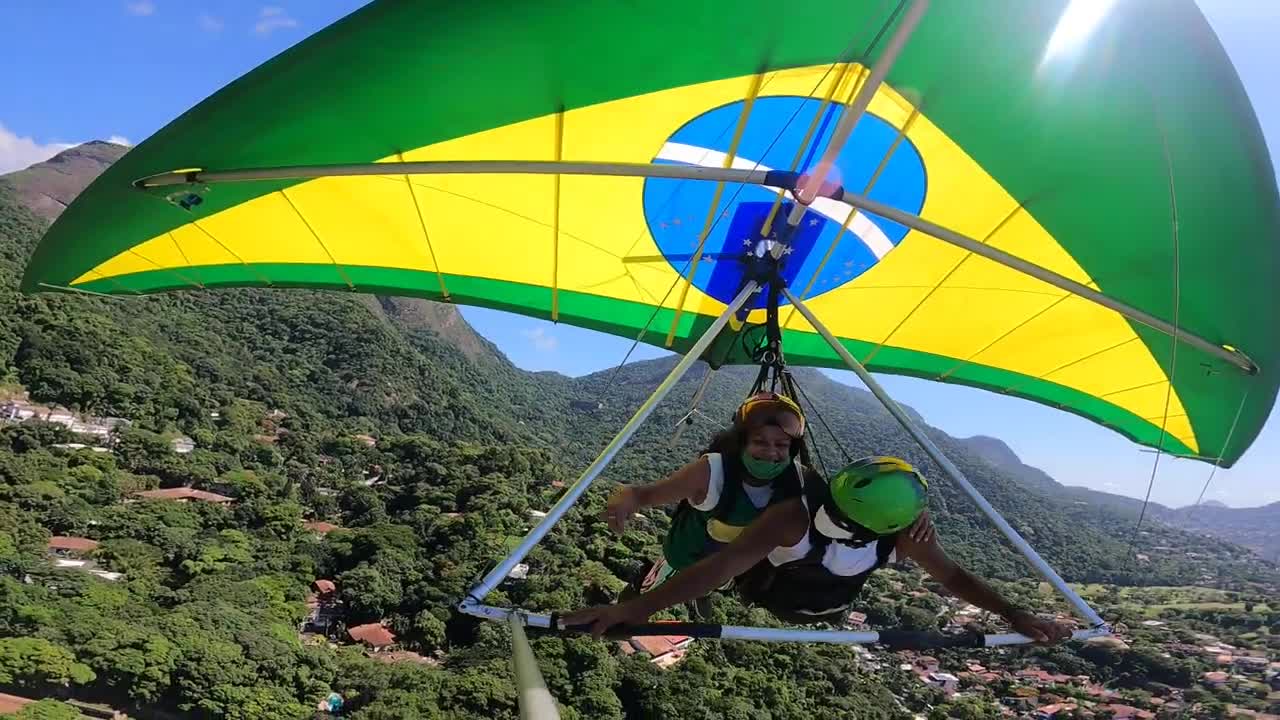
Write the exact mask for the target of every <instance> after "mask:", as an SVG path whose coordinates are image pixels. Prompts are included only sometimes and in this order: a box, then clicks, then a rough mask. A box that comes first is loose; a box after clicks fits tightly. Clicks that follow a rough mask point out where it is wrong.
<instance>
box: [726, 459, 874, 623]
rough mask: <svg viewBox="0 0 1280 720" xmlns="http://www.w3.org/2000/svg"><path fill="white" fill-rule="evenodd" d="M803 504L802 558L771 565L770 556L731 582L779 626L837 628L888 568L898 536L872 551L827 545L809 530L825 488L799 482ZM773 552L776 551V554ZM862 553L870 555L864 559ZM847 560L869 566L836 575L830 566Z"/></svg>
mask: <svg viewBox="0 0 1280 720" xmlns="http://www.w3.org/2000/svg"><path fill="white" fill-rule="evenodd" d="M803 489H804V493H803V496H802V497H803V501H804V504H805V509H806V511H807V512H808V515H809V527H808V529H807V530H806V537H805V539H803V540H801V543H804V542H806V541H807V542H808V543H809V548H808V549H807V551H806V552H805V553H804V555H802V556H801V557H799V558H797V559H790V560H786V561H785V562H782V563H780V564H775V558H774V555H773V554H771V556H770V558H766V559H764V560H761V561H760V562H758V563H756V565H754V566H753V567H752V568H751V569H750V570H748V571H746V572H745V573H743V574H742V575H740V576H738V578H737V579H736V580H735V581H734V586H735V588H736V590H737V592H738V594H739V596H740V597H741V598H742V600H743V601H744V602H746V603H747V604H748V605H758V606H760V607H763V608H765V609H766V610H768V611H769V612H770V613H772V614H773V615H774V616H776V617H777V618H778V619H780V620H782V621H784V622H791V623H797V624H808V623H814V622H831V623H842V622H843V620H844V615H845V613H846V612H847V611H848V608H849V606H850V605H851V604H852V603H853V601H854V599H855V598H856V597H857V596H858V593H860V592H861V591H862V587H863V586H864V585H865V584H866V582H867V578H869V577H870V576H871V573H873V572H875V571H876V570H878V569H880V568H881V567H884V566H885V565H886V564H888V562H889V557H890V556H891V555H892V554H893V550H894V547H895V545H896V542H897V536H896V535H894V536H890V537H885V538H880V539H879V540H877V541H875V543H874V544H873V545H871V546H865V547H863V548H855V547H854V546H851V545H848V544H846V543H843V542H842V541H838V540H832V539H831V538H828V537H826V536H824V535H822V534H821V533H819V532H818V531H817V530H816V529H815V528H814V522H813V521H814V517H815V516H816V515H817V511H818V508H820V507H822V501H823V500H824V497H825V494H826V491H827V488H826V483H825V482H823V481H822V480H821V479H820V478H818V477H817V476H815V475H807V476H806V477H804V478H803ZM775 552H776V551H775ZM864 553H874V558H873V559H872V558H867V557H865V556H864V555H863V554H864ZM851 554H856V555H853V557H855V558H856V559H857V560H859V561H860V562H861V563H862V564H866V560H868V559H871V560H872V561H871V564H870V566H869V567H866V568H865V569H860V571H858V572H856V573H854V574H848V575H845V574H840V573H838V572H836V571H835V570H833V569H832V567H830V566H829V563H831V564H835V561H836V560H839V559H841V557H842V556H843V557H849V556H850V555H851Z"/></svg>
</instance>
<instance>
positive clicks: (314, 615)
mask: <svg viewBox="0 0 1280 720" xmlns="http://www.w3.org/2000/svg"><path fill="white" fill-rule="evenodd" d="M311 589H312V592H311V593H309V594H308V595H307V599H306V606H307V615H306V617H304V618H303V619H302V625H301V626H300V627H299V628H298V632H304V633H305V632H318V633H324V634H328V632H329V626H330V625H332V624H333V622H334V621H335V620H337V619H339V618H340V617H342V600H341V599H340V598H339V597H338V586H337V585H336V584H334V582H333V581H332V580H326V579H317V580H316V581H314V582H312V583H311Z"/></svg>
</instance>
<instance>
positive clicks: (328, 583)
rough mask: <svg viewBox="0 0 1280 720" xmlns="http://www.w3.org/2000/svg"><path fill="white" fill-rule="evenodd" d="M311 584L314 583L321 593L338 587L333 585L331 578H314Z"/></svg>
mask: <svg viewBox="0 0 1280 720" xmlns="http://www.w3.org/2000/svg"><path fill="white" fill-rule="evenodd" d="M312 585H314V586H315V588H316V590H317V591H318V592H319V593H320V594H322V595H328V594H329V593H331V592H333V591H334V590H337V589H338V586H337V585H334V584H333V581H332V580H316V581H315V582H314V583H312Z"/></svg>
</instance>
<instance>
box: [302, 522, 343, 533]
mask: <svg viewBox="0 0 1280 720" xmlns="http://www.w3.org/2000/svg"><path fill="white" fill-rule="evenodd" d="M302 528H303V529H304V530H306V531H307V532H312V533H315V534H316V535H321V536H323V535H327V534H329V533H331V532H333V531H334V530H341V529H342V528H341V527H339V526H337V525H334V524H333V523H329V522H325V521H323V520H308V521H307V522H304V523H302Z"/></svg>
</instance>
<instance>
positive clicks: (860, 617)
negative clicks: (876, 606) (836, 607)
mask: <svg viewBox="0 0 1280 720" xmlns="http://www.w3.org/2000/svg"><path fill="white" fill-rule="evenodd" d="M844 624H845V627H849V628H860V627H864V626H866V624H867V614H866V613H860V612H851V613H849V615H848V616H846V617H845V620H844Z"/></svg>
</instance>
